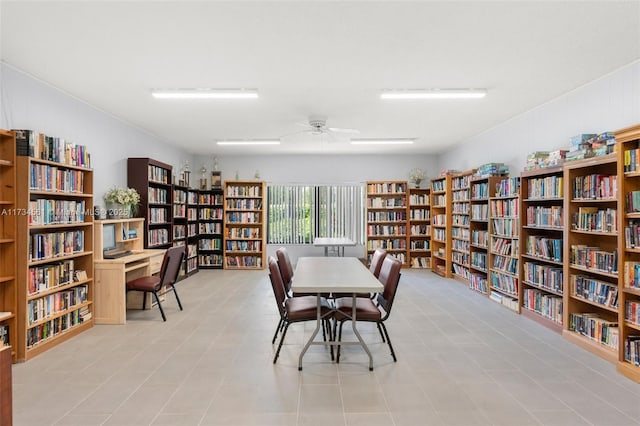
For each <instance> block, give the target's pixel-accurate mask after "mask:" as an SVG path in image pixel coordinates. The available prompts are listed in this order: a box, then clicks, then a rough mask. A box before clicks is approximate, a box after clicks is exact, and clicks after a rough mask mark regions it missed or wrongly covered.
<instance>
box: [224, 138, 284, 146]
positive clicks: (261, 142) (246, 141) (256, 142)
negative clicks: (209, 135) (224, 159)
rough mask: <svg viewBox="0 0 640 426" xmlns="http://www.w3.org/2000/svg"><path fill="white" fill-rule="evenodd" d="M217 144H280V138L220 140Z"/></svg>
mask: <svg viewBox="0 0 640 426" xmlns="http://www.w3.org/2000/svg"><path fill="white" fill-rule="evenodd" d="M216 144H217V145H280V140H278V139H269V140H237V141H218V142H216Z"/></svg>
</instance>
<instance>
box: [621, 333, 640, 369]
mask: <svg viewBox="0 0 640 426" xmlns="http://www.w3.org/2000/svg"><path fill="white" fill-rule="evenodd" d="M624 359H625V361H627V362H629V363H631V364H633V365H635V366H636V367H640V336H628V337H627V338H626V339H625V341H624Z"/></svg>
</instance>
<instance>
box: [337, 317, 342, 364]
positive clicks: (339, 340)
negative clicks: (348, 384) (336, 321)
mask: <svg viewBox="0 0 640 426" xmlns="http://www.w3.org/2000/svg"><path fill="white" fill-rule="evenodd" d="M343 325H344V321H340V329H339V330H338V342H342V326H343ZM339 363H340V345H338V349H337V351H336V364H339Z"/></svg>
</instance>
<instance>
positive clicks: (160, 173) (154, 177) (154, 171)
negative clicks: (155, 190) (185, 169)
mask: <svg viewBox="0 0 640 426" xmlns="http://www.w3.org/2000/svg"><path fill="white" fill-rule="evenodd" d="M147 178H148V179H149V180H150V181H151V182H157V183H163V184H165V185H168V184H171V176H170V175H169V170H168V169H164V168H162V167H158V166H153V165H151V164H149V167H148V173H147ZM165 199H166V198H165Z"/></svg>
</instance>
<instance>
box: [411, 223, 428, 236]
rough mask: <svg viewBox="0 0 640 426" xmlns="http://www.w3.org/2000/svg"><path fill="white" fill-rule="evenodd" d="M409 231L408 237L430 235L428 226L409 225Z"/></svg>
mask: <svg viewBox="0 0 640 426" xmlns="http://www.w3.org/2000/svg"><path fill="white" fill-rule="evenodd" d="M409 230H410V234H409V235H411V236H414V237H421V236H429V234H430V233H431V226H429V225H411V227H410V229H409Z"/></svg>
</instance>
